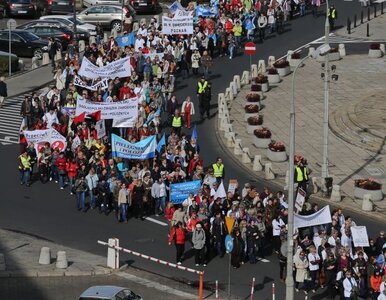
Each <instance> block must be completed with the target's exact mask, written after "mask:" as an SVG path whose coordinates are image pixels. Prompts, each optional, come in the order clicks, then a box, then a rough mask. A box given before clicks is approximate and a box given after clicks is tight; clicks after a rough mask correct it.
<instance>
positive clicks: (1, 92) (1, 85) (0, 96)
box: [0, 76, 8, 108]
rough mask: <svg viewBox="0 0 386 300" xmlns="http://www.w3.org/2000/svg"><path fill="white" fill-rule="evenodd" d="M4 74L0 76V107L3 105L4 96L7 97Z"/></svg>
mask: <svg viewBox="0 0 386 300" xmlns="http://www.w3.org/2000/svg"><path fill="white" fill-rule="evenodd" d="M4 80H5V78H4V76H1V77H0V108H1V107H3V103H4V100H5V97H8V94H7V84H6V83H5V82H4Z"/></svg>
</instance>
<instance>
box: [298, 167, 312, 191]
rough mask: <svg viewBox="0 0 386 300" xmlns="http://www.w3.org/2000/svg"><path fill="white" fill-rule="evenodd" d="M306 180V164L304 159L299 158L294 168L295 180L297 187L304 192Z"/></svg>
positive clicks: (307, 177) (307, 176) (307, 178)
mask: <svg viewBox="0 0 386 300" xmlns="http://www.w3.org/2000/svg"><path fill="white" fill-rule="evenodd" d="M308 180H309V172H308V168H307V166H306V161H305V160H301V161H299V163H298V165H297V166H296V168H295V182H296V183H297V184H298V188H302V189H303V190H304V191H305V192H307V183H308Z"/></svg>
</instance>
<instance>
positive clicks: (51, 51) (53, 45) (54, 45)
mask: <svg viewBox="0 0 386 300" xmlns="http://www.w3.org/2000/svg"><path fill="white" fill-rule="evenodd" d="M48 41H49V42H48V56H49V58H50V59H51V66H52V68H53V71H54V70H55V67H56V65H55V55H56V52H57V51H58V50H60V46H59V44H58V42H57V41H56V40H55V39H54V38H52V37H51V38H49V39H48Z"/></svg>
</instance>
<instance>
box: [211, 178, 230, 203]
mask: <svg viewBox="0 0 386 300" xmlns="http://www.w3.org/2000/svg"><path fill="white" fill-rule="evenodd" d="M226 196H227V194H226V192H225V188H224V184H223V183H222V182H221V183H220V185H219V187H218V188H217V190H216V193H215V194H214V197H213V199H215V200H216V199H217V198H221V200H222V199H223V198H226Z"/></svg>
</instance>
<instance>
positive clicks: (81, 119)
mask: <svg viewBox="0 0 386 300" xmlns="http://www.w3.org/2000/svg"><path fill="white" fill-rule="evenodd" d="M85 117H86V113H85V112H82V113H81V114H80V115H79V116H76V117H75V118H74V120H73V121H72V122H73V123H74V124H75V125H78V123H82V122H83V121H84V118H85Z"/></svg>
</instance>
